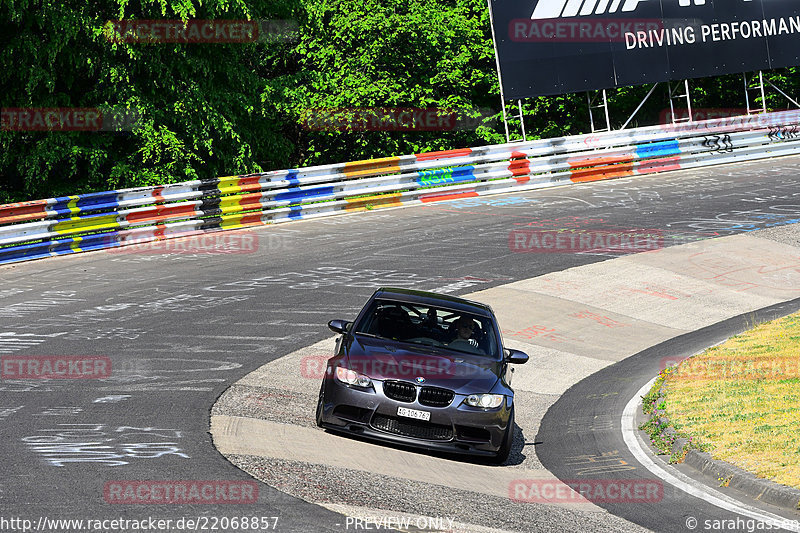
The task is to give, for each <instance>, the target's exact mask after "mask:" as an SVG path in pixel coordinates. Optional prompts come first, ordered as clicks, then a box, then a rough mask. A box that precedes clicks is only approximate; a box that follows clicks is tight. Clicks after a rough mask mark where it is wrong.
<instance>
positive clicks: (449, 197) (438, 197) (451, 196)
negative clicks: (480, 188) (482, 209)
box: [420, 191, 478, 203]
mask: <svg viewBox="0 0 800 533" xmlns="http://www.w3.org/2000/svg"><path fill="white" fill-rule="evenodd" d="M475 196H478V193H477V192H475V191H466V192H456V193H451V194H439V195H433V194H431V195H427V196H423V197H421V198H420V201H422V202H424V203H428V202H441V201H442V200H457V199H458V198H474V197H475Z"/></svg>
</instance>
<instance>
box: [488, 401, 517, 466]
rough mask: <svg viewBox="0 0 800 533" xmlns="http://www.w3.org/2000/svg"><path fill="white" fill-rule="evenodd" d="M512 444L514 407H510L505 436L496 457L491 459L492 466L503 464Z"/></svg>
mask: <svg viewBox="0 0 800 533" xmlns="http://www.w3.org/2000/svg"><path fill="white" fill-rule="evenodd" d="M513 443H514V406H511V414H510V415H509V416H508V427H507V428H506V434H505V435H504V436H503V444H502V445H501V446H500V450H499V451H498V452H497V455H495V456H494V457H492V458H491V462H492V463H493V464H498V465H500V464H503V463H505V462H506V461H507V460H508V456H509V454H510V453H511V445H512V444H513Z"/></svg>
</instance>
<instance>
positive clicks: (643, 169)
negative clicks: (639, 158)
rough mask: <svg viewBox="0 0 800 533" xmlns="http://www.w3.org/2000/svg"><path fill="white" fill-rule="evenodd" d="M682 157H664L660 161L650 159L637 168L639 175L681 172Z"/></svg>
mask: <svg viewBox="0 0 800 533" xmlns="http://www.w3.org/2000/svg"><path fill="white" fill-rule="evenodd" d="M680 161H681V156H679V155H677V156H675V157H663V158H660V159H649V160H647V161H643V162H641V163H639V165H638V166H637V167H636V173H637V174H652V173H654V172H665V171H667V170H680V168H681V163H680Z"/></svg>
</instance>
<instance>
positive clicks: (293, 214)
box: [287, 205, 303, 220]
mask: <svg viewBox="0 0 800 533" xmlns="http://www.w3.org/2000/svg"><path fill="white" fill-rule="evenodd" d="M287 216H288V217H289V218H291V219H292V220H298V219H301V218H303V207H302V206H299V205H296V206H294V207H290V208H289V214H288V215H287Z"/></svg>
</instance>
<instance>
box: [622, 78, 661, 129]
mask: <svg viewBox="0 0 800 533" xmlns="http://www.w3.org/2000/svg"><path fill="white" fill-rule="evenodd" d="M656 87H658V83H654V84H653V87H652V88H651V89H650V91H649V92H648V93H647V96H645V97H644V98H643V99H642V101H641V102H639V107H637V108H636V109H635V110H634V112H633V114H632V115H631V116H630V117H629V118H628V120H627V121H625V124H623V125H622V127H621V128H620V129H621V130H624V129H625V128H627V127H628V124H630V123H631V120H633V117H635V116H636V113H638V112H639V110H640V109H641V108H642V106H643V105H644V103H645V102H647V99H648V98H650V95H651V94H653V91H655V90H656Z"/></svg>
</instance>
